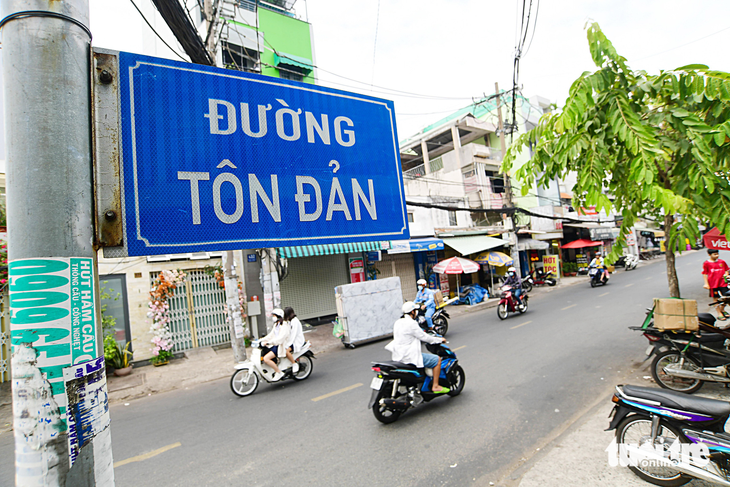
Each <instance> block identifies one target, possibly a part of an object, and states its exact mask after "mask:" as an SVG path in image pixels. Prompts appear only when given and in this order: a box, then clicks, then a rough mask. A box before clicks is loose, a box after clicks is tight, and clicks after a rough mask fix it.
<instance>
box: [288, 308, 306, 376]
mask: <svg viewBox="0 0 730 487" xmlns="http://www.w3.org/2000/svg"><path fill="white" fill-rule="evenodd" d="M284 321H287V322H289V326H290V328H291V331H290V332H289V341H288V342H287V344H286V357H287V358H288V359H289V360H290V361H291V363H292V364H293V365H292V369H291V370H292V372H293V373H295V374H296V373H297V372H299V364H298V363H296V362H295V361H294V356H293V355H292V352H294V351H295V350H299V349H301V348H302V346H304V332H303V331H302V322H301V321H299V318H297V315H296V314H295V313H294V309H293V308H291V307H290V306H288V307H286V308H284Z"/></svg>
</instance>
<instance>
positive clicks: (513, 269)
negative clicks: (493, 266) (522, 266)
mask: <svg viewBox="0 0 730 487" xmlns="http://www.w3.org/2000/svg"><path fill="white" fill-rule="evenodd" d="M507 272H517V269H515V268H514V267H510V268H509V269H507Z"/></svg>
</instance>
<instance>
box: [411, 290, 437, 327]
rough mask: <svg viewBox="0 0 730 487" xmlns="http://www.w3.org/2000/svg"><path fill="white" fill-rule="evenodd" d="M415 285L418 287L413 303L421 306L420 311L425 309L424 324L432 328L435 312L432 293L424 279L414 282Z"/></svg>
mask: <svg viewBox="0 0 730 487" xmlns="http://www.w3.org/2000/svg"><path fill="white" fill-rule="evenodd" d="M416 285H417V286H418V294H416V299H415V300H414V302H415V303H416V304H421V309H425V310H426V313H425V315H424V316H425V318H426V323H428V327H429V328H433V318H432V317H433V314H434V313H435V312H436V300H435V299H434V297H433V295H434V291H433V290H432V289H429V288H428V286H427V285H428V283H427V282H426V280H425V279H419V280H418V281H417V282H416Z"/></svg>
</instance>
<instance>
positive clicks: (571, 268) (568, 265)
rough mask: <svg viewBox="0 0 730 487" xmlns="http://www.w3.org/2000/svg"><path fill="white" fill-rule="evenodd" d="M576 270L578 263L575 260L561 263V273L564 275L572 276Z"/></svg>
mask: <svg viewBox="0 0 730 487" xmlns="http://www.w3.org/2000/svg"><path fill="white" fill-rule="evenodd" d="M577 272H578V264H577V263H575V262H564V263H563V274H564V275H565V276H574V275H576V273H577Z"/></svg>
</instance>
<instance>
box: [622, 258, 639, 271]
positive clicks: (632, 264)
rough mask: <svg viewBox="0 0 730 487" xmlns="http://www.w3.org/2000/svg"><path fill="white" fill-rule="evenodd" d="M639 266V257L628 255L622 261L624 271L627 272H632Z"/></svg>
mask: <svg viewBox="0 0 730 487" xmlns="http://www.w3.org/2000/svg"><path fill="white" fill-rule="evenodd" d="M638 265H639V256H638V255H634V254H629V255H627V256H626V258H625V259H624V269H625V270H627V271H633V270H634V269H636V267H637V266H638Z"/></svg>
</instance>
